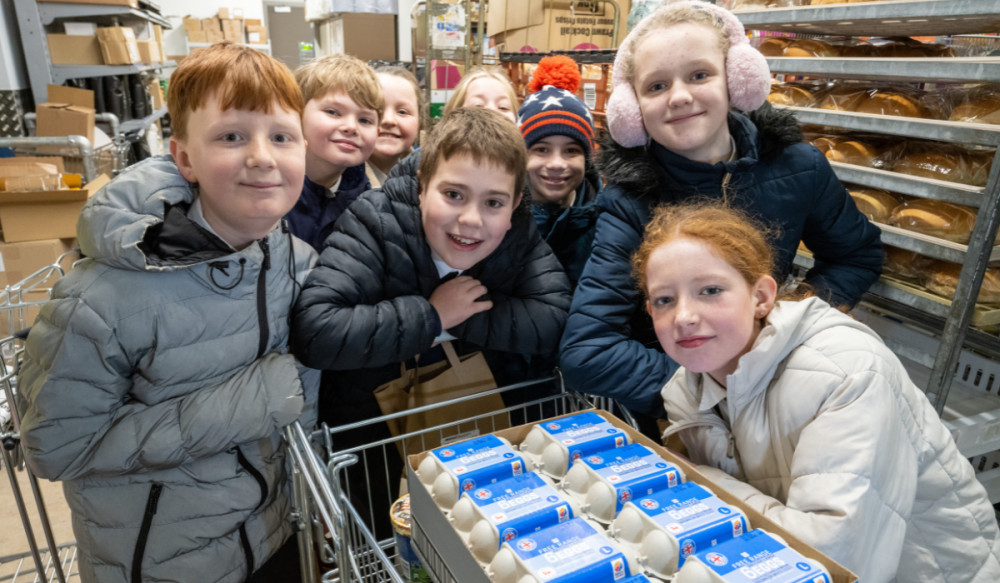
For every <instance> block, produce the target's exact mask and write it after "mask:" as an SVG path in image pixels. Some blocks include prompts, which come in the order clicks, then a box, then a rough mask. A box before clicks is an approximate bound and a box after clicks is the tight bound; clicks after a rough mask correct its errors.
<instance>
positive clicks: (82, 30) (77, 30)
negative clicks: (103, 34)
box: [63, 22, 97, 36]
mask: <svg viewBox="0 0 1000 583" xmlns="http://www.w3.org/2000/svg"><path fill="white" fill-rule="evenodd" d="M63 29H64V31H65V33H66V34H72V35H75V36H97V23H96V22H64V23H63Z"/></svg>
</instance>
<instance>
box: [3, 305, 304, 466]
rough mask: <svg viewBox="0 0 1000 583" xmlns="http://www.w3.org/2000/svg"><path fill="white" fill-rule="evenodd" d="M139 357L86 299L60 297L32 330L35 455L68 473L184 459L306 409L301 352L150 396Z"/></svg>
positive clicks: (27, 364) (29, 362)
mask: <svg viewBox="0 0 1000 583" xmlns="http://www.w3.org/2000/svg"><path fill="white" fill-rule="evenodd" d="M137 360H138V358H137V357H136V356H135V355H130V354H128V353H127V351H126V350H125V349H124V348H123V347H122V346H121V345H120V344H119V342H118V338H117V337H116V334H115V329H114V327H113V326H112V325H110V324H109V323H108V322H107V321H106V320H105V319H104V318H103V317H102V316H101V315H100V314H98V313H97V312H96V311H94V310H93V309H92V308H91V307H89V306H88V305H87V304H86V302H85V301H83V300H81V299H75V298H74V299H62V300H55V301H53V302H50V303H49V304H48V305H46V306H45V308H44V309H43V311H42V314H41V315H40V317H39V318H38V319H37V320H36V322H35V325H34V326H33V327H32V329H31V333H30V335H29V336H28V340H27V343H26V348H25V358H24V362H23V364H22V368H21V377H20V378H21V383H20V387H19V388H20V391H19V393H18V406H19V408H20V410H21V412H22V415H23V417H22V421H21V439H22V443H23V445H24V448H25V454H26V459H27V462H28V464H29V465H30V466H31V468H32V470H33V471H35V473H37V474H38V475H40V476H42V477H45V478H49V479H54V480H68V479H75V478H80V477H84V476H95V475H120V474H127V473H135V472H142V471H148V470H157V469H165V468H171V467H176V466H179V465H181V464H184V463H187V462H189V461H191V460H193V459H199V458H203V457H206V456H211V455H214V454H217V453H220V452H223V451H226V450H228V449H230V448H232V447H234V446H236V445H238V444H241V443H245V442H248V441H253V440H256V439H260V438H263V437H267V436H269V435H271V434H272V433H273V432H274V431H275V429H277V428H279V427H282V426H284V425H287V424H288V423H291V422H292V421H293V420H295V418H296V417H298V415H299V413H300V411H301V410H302V401H303V395H302V384H301V382H300V380H299V375H298V369H297V366H296V363H295V359H294V358H293V357H292V356H291V355H289V354H278V353H270V354H267V355H265V356H264V357H262V358H260V359H258V360H256V361H254V362H252V363H251V364H249V365H248V366H246V367H244V368H242V369H240V370H238V371H236V373H235V374H233V375H232V376H230V377H229V378H225V379H216V380H214V381H211V382H207V383H206V384H205V386H203V387H197V388H194V389H193V390H192V391H191V392H189V393H187V394H186V395H183V396H180V397H175V398H171V399H167V400H164V401H162V402H158V403H154V404H148V403H144V402H142V401H140V400H139V399H137V398H135V395H134V394H132V393H131V388H132V379H133V378H134V375H139V374H142V373H141V370H137V368H138V367H137V365H136V364H135V363H136V361H137Z"/></svg>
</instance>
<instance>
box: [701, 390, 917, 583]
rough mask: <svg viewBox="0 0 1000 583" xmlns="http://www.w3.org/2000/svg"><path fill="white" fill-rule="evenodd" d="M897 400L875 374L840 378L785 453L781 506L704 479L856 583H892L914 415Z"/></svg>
mask: <svg viewBox="0 0 1000 583" xmlns="http://www.w3.org/2000/svg"><path fill="white" fill-rule="evenodd" d="M896 395H897V391H894V390H893V388H892V387H891V386H889V384H888V381H886V380H885V379H884V377H882V376H881V375H880V374H878V373H877V372H874V371H866V372H864V373H859V374H857V375H854V376H849V377H846V378H844V379H843V381H842V382H841V383H840V384H839V386H837V387H836V388H835V389H834V391H833V392H832V393H831V395H830V396H829V398H828V399H827V401H826V402H825V403H823V405H822V407H821V409H820V411H819V412H818V413H817V415H816V417H815V419H814V420H813V421H812V422H811V423H809V424H808V425H807V426H805V427H804V428H803V430H802V432H801V433H800V435H799V440H798V443H797V444H794V445H789V447H794V451H793V452H792V454H791V467H790V469H789V470H790V475H791V483H790V485H789V487H788V494H787V502H785V503H782V502H781V501H780V500H777V499H776V498H772V497H771V496H768V495H766V494H764V493H762V492H761V491H760V490H759V489H757V488H756V487H754V486H752V485H750V484H747V483H745V482H742V481H740V480H737V479H734V478H732V477H730V476H728V475H727V474H725V473H724V472H721V471H719V470H714V469H713V468H705V473H706V475H707V476H708V477H709V479H712V480H715V481H717V482H718V483H719V485H720V486H721V487H723V488H724V489H726V490H728V491H729V492H731V493H732V494H734V495H735V496H736V497H737V498H740V499H742V500H743V501H744V502H746V503H747V504H748V505H749V506H751V507H753V508H754V509H756V510H758V511H760V512H762V513H763V514H764V515H765V516H767V517H768V518H769V519H771V520H773V521H775V522H776V523H778V524H779V525H781V526H782V527H784V528H786V529H788V530H789V531H791V532H793V533H795V534H796V536H798V537H800V538H801V539H802V540H804V541H805V542H807V543H809V544H810V545H813V546H815V547H816V548H817V549H819V550H821V551H823V552H824V553H826V554H828V555H830V556H831V557H832V558H833V559H835V560H837V561H839V562H840V563H841V564H843V565H844V566H846V567H847V568H849V569H851V570H852V571H854V573H856V574H857V575H858V578H859V580H860V581H890V580H893V579H894V577H895V573H896V568H897V566H898V564H899V560H900V556H901V554H902V548H903V540H904V538H905V536H906V528H907V521H908V518H909V516H910V513H911V510H912V509H913V501H914V497H915V488H916V477H917V459H916V453H915V452H914V451H913V449H912V447H911V446H910V444H909V441H908V440H907V437H906V435H907V428H906V426H905V425H906V423H907V420H909V422H911V423H912V419H913V413H912V412H910V413H906V412H904V411H901V410H900V404H901V403H902V399H901V398H898V397H897V396H896ZM902 406H906V405H905V404H903V405H902ZM699 469H702V468H699ZM906 476H909V477H906Z"/></svg>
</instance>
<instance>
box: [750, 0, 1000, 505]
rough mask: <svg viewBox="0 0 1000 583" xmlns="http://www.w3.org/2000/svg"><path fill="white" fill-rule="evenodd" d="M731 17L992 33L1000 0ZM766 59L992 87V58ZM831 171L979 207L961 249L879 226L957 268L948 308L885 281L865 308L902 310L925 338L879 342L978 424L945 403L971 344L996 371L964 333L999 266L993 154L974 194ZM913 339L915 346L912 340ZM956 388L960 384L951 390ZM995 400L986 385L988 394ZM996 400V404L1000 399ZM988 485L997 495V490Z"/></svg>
mask: <svg viewBox="0 0 1000 583" xmlns="http://www.w3.org/2000/svg"><path fill="white" fill-rule="evenodd" d="M736 15H737V17H739V19H740V20H741V21H742V22H743V24H744V26H746V28H747V29H748V30H766V31H778V32H786V33H797V34H808V35H835V36H840V35H846V36H944V35H953V34H977V33H984V32H996V31H1000V0H899V1H889V2H872V3H857V4H849V5H847V4H845V5H831V6H825V5H821V6H803V7H797V8H782V9H770V10H767V9H765V10H756V11H742V12H737V13H736ZM767 60H768V65H769V66H770V67H771V70H772V72H775V73H787V74H795V75H808V76H814V77H827V78H849V79H878V80H889V79H891V80H898V81H905V82H911V83H935V82H938V81H946V82H984V81H989V82H1000V59H998V58H991V57H987V58H961V57H956V58H926V59H923V58H920V59H900V58H892V59H888V58H883V59H880V58H835V57H830V58H777V57H776V58H768V59H767ZM787 109H788V110H789V111H791V112H793V114H794V115H795V116H796V118H797V119H798V120H799V121H800V122H801V123H804V124H816V125H824V126H833V127H838V128H843V129H848V130H857V131H864V132H870V133H878V134H884V135H892V136H900V137H906V138H920V139H926V140H935V141H943V142H952V143H956V144H962V145H979V146H987V147H993V148H997V147H998V146H1000V126H996V125H987V124H977V123H959V122H950V121H936V120H924V119H915V118H905V117H888V116H880V115H871V114H861V113H851V112H841V111H827V110H817V109H807V108H798V107H788V108H787ZM832 165H833V167H834V170H835V172H836V173H837V175H838V177H839V178H840V179H841V180H843V181H845V182H851V183H857V184H863V185H866V186H871V187H874V188H884V189H888V190H893V191H896V192H901V193H905V194H910V195H914V196H918V197H924V198H933V199H938V200H944V201H948V202H954V203H957V204H962V205H966V206H970V207H975V208H978V215H977V220H976V224H975V228H974V229H973V232H972V238H971V241H970V242H969V244H968V245H957V244H951V243H947V242H944V241H941V240H937V239H934V238H929V237H922V236H919V235H916V234H914V233H912V232H907V231H903V230H900V229H895V228H892V227H887V226H882V225H880V227H882V229H883V230H882V240H883V242H884V243H886V244H889V245H893V246H896V247H901V248H905V249H909V250H912V251H916V252H919V253H922V254H925V255H928V256H932V257H935V258H938V259H943V260H946V261H952V262H955V263H960V264H961V265H962V271H961V275H960V277H959V281H958V285H957V289H956V292H955V296H954V298H953V299H952V300H951V302H947V301H939V300H936V299H934V298H932V297H930V296H931V294H921V293H918V292H917V291H916V290H914V289H907V288H906V287H905V286H899V285H895V284H894V283H893V282H891V281H890V280H888V279H886V278H883V279H882V280H881V281H879V282H878V283H876V285H875V286H873V287H872V289H871V291H870V293H869V294H867V295H866V299H865V302H864V303H865V305H867V306H872V305H874V306H878V309H879V310H880V311H881V312H889V313H894V314H895V313H898V314H906V317H905V318H902V317H901V318H898V320H902V321H905V322H906V326H912V330H917V329H923V330H925V331H927V332H928V333H929V334H930V335H931V337H932V340H933V342H928V341H925V340H924V339H923V338H922V337H921V336H919V335H917V334H914V333H909V332H903V333H894V334H891V335H890V336H889V337H887V343H889V344H890V346H891V347H893V349H894V350H895V351H896V352H897V354H909V355H911V356H912V355H921V356H920V357H919V358H916V357H914V358H911V360H912V361H919V365H920V366H921V367H923V369H922V373H921V374H919V375H914V380H915V381H917V382H918V383H922V384H923V387H924V389H925V390H926V392H927V394H928V397H929V398H930V399H931V402H932V403H933V404H934V405H935V408H936V409H937V411H938V413H939V414H943V413H945V412H946V411H951V414H950V415H951V416H950V417H949V416H948V415H943V418H945V419H946V420H947V421H948V422H949V423H952V424H953V425H955V424H957V425H955V426H956V427H958V426H965V425H968V424H972V425H976V424H977V423H980V422H982V419H978V420H977V417H976V415H969V416H968V417H967V418H963V417H962V414H961V412H960V411H961V407H957V408H955V409H948V407H951V405H952V403H951V402H948V397H949V391H950V390H951V387H952V384H953V382H955V381H956V377H960V375H961V374H962V372H963V370H962V369H961V367H960V366H959V365H960V362H962V361H963V359H964V360H968V355H969V354H972V353H970V352H969V351H968V350H967V349H968V348H970V347H973V345H974V348H975V350H977V351H978V352H981V353H986V354H989V355H990V358H982V357H980V359H981V361H982V363H985V365H983V366H985V368H987V369H990V368H992V369H995V370H997V371H1000V364H997V363H1000V339H997V338H996V336H992V335H988V334H984V333H982V332H980V331H977V330H973V329H970V324H971V323H972V322H973V321H976V320H979V321H981V320H982V316H983V314H982V308H981V306H977V305H976V303H975V298H976V296H977V294H978V290H979V286H980V285H981V283H982V279H983V274H984V272H985V270H986V268H987V267H988V266H989V264H990V263H991V262H997V261H1000V247H994V246H993V240H994V237H993V234H995V233H996V232H997V228H998V227H1000V155H998V154H996V153H995V154H994V159H993V167H992V169H991V172H990V175H989V178H988V180H987V184H986V186H985V187H982V188H979V187H973V186H967V185H963V184H957V183H952V182H946V181H941V180H932V179H923V178H916V177H909V176H903V175H900V174H895V173H892V172H886V171H883V170H876V169H869V168H862V167H859V166H851V165H846V164H839V163H833V164H832ZM807 263H808V261H807ZM918 339H919V340H920V342H919V346H917V345H916V344H915V342H916V340H918ZM967 340H970V342H967ZM971 340H975V342H971ZM928 351H930V352H929V353H928ZM956 371H958V372H957V373H956ZM979 374H980V375H982V374H986V375H987V376H989V377H990V378H993V375H994V374H995V375H996V378H997V380H998V381H1000V372H994V370H982V371H980V372H979ZM960 380H961V379H960V378H959V381H960ZM961 385H962V383H961V382H958V384H957V386H961ZM967 397H968V395H967V391H965V389H958V391H957V393H956V397H955V400H956V402H959V401H960V402H966V403H967V402H969V399H968V398H967ZM996 397H997V395H996V391H995V389H994V390H993V393H992V398H994V399H996ZM946 403H947V405H946ZM997 404H998V407H1000V400H998V401H997ZM955 411H959V412H958V413H956V412H955ZM956 416H957V417H956ZM994 425H995V424H994ZM990 427H993V425H990ZM993 428H994V429H995V427H993ZM991 443H992V442H991ZM980 445H981V444H980ZM996 445H1000V444H996ZM963 453H965V454H966V455H970V456H972V455H978V454H981V453H983V452H981V451H978V449H977V451H973V452H969V451H965V450H963ZM995 489H997V490H998V492H1000V486H998V487H997V488H995ZM992 495H993V492H991V496H992ZM998 497H1000V496H998Z"/></svg>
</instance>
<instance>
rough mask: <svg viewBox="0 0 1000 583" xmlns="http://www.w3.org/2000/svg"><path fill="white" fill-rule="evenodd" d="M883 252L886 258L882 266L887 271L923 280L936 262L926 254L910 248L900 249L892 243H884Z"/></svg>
mask: <svg viewBox="0 0 1000 583" xmlns="http://www.w3.org/2000/svg"><path fill="white" fill-rule="evenodd" d="M882 252H883V253H884V255H885V256H884V258H883V260H882V267H883V268H884V269H885V271H886V273H891V274H893V275H898V276H900V277H905V278H907V279H913V280H916V281H921V282H922V281H923V280H924V278H925V277H927V270H928V269H930V267H931V265H933V264H934V260H933V259H931V258H930V257H927V256H926V255H921V254H919V253H916V252H914V251H910V250H908V249H900V248H899V247H893V246H892V245H883V246H882Z"/></svg>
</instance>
